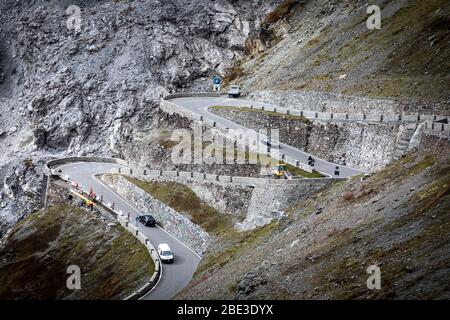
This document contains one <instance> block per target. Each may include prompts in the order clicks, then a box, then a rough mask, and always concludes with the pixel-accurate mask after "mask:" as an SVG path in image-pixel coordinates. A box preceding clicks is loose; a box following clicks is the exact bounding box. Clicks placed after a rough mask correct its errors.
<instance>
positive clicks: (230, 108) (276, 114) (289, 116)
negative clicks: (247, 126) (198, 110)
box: [209, 106, 311, 124]
mask: <svg viewBox="0 0 450 320" xmlns="http://www.w3.org/2000/svg"><path fill="white" fill-rule="evenodd" d="M209 109H210V110H226V111H235V112H254V113H261V114H264V115H267V116H271V117H277V118H282V119H284V120H297V121H301V122H304V123H306V124H310V123H311V121H310V120H309V119H308V118H306V117H304V116H299V115H293V114H282V113H279V112H273V111H268V110H261V109H253V108H249V107H234V106H212V107H209Z"/></svg>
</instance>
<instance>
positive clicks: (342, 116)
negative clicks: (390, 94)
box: [234, 104, 450, 122]
mask: <svg viewBox="0 0 450 320" xmlns="http://www.w3.org/2000/svg"><path fill="white" fill-rule="evenodd" d="M234 107H237V108H249V109H254V110H261V111H269V112H276V113H280V114H285V115H295V116H302V117H305V118H307V119H310V120H318V121H321V120H335V121H366V122H423V121H434V122H436V121H449V120H450V118H449V117H447V116H441V115H435V114H431V115H429V114H428V115H427V114H371V113H361V114H359V113H336V112H319V111H310V110H295V109H289V108H285V107H276V106H261V105H253V104H249V105H242V106H234Z"/></svg>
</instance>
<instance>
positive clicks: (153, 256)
mask: <svg viewBox="0 0 450 320" xmlns="http://www.w3.org/2000/svg"><path fill="white" fill-rule="evenodd" d="M71 162H100V163H115V164H119V165H126V164H127V162H126V161H124V160H121V159H114V158H87V157H71V158H64V159H56V160H51V161H49V162H47V163H46V164H45V166H44V175H48V176H57V177H59V178H60V179H62V180H63V181H66V182H67V183H69V184H70V183H71V181H70V180H69V179H68V178H67V177H65V176H64V175H62V174H60V173H58V172H55V171H54V170H53V169H52V168H51V167H53V166H57V165H62V164H66V163H71ZM45 192H47V190H46V191H45ZM71 192H72V193H73V194H75V195H77V196H78V197H80V196H84V194H87V192H86V191H84V190H82V189H81V188H78V189H71ZM80 192H81V194H80ZM94 206H95V207H97V208H98V209H99V210H103V211H106V212H108V213H109V214H111V216H113V217H114V219H116V221H117V222H118V223H119V224H120V225H121V226H123V227H124V228H125V229H126V230H127V231H129V232H130V233H131V234H133V236H134V237H136V238H137V239H138V240H139V242H141V243H142V244H143V245H144V246H145V248H146V249H147V251H148V252H149V254H150V257H151V259H152V261H153V264H154V265H155V271H154V272H153V274H152V276H151V278H150V281H149V282H147V283H146V284H144V285H143V286H142V287H141V288H139V289H137V290H136V291H135V292H133V293H132V294H130V295H129V296H127V297H126V298H125V299H124V300H137V299H139V298H141V297H142V296H144V295H145V294H146V293H148V292H149V291H150V290H151V289H152V288H153V287H154V286H155V285H156V283H157V282H158V280H159V277H160V275H161V269H162V265H161V260H160V259H159V256H158V254H157V251H156V249H155V247H154V246H153V244H152V243H151V242H150V239H148V238H147V237H146V236H145V235H144V234H143V233H142V232H140V231H139V229H138V228H137V227H135V226H133V225H132V224H130V223H129V221H128V220H127V219H126V218H125V216H123V215H122V214H121V213H120V212H116V211H114V210H113V209H111V208H109V207H108V206H107V205H106V204H104V203H102V202H100V201H98V200H97V201H95V203H94Z"/></svg>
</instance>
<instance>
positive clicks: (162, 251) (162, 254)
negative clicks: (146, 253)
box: [158, 243, 173, 263]
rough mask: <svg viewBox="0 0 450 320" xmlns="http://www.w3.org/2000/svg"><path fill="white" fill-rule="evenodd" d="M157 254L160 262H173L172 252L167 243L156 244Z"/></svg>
mask: <svg viewBox="0 0 450 320" xmlns="http://www.w3.org/2000/svg"><path fill="white" fill-rule="evenodd" d="M158 254H159V258H160V259H161V262H166V263H172V262H173V252H172V250H170V247H169V245H168V244H167V243H161V244H160V245H159V246H158Z"/></svg>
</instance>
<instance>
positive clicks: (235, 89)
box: [228, 84, 241, 98]
mask: <svg viewBox="0 0 450 320" xmlns="http://www.w3.org/2000/svg"><path fill="white" fill-rule="evenodd" d="M240 95H241V87H240V86H238V85H235V84H233V85H231V86H230V89H229V90H228V96H229V97H230V98H237V97H239V96H240Z"/></svg>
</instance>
